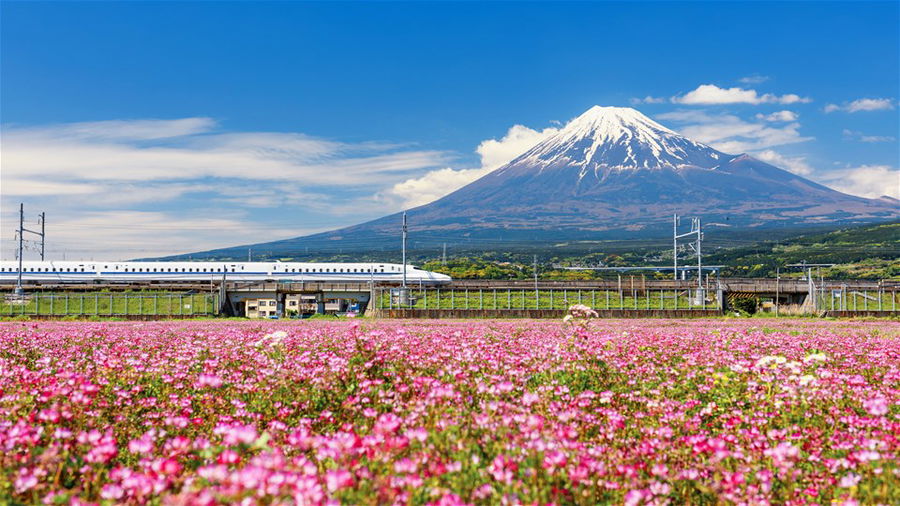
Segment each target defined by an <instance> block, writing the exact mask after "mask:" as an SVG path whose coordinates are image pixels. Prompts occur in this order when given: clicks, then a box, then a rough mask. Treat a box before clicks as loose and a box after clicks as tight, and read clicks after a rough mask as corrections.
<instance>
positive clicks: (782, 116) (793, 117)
mask: <svg viewBox="0 0 900 506" xmlns="http://www.w3.org/2000/svg"><path fill="white" fill-rule="evenodd" d="M755 117H756V119H759V120H765V121H771V122H778V121H797V118H799V115H798V114H797V113H795V112H794V111H777V112H773V113H771V114H757V115H756V116H755Z"/></svg>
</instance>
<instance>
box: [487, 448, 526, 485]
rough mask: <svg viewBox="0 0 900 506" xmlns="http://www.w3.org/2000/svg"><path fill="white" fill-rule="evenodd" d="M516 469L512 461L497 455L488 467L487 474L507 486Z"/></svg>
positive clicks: (517, 467) (516, 465) (516, 466)
mask: <svg viewBox="0 0 900 506" xmlns="http://www.w3.org/2000/svg"><path fill="white" fill-rule="evenodd" d="M518 469H519V466H518V464H516V463H515V462H514V461H513V460H512V459H510V458H509V457H506V456H504V455H497V456H496V457H494V460H493V461H492V462H491V465H490V466H489V467H488V472H489V473H490V474H491V476H493V477H494V479H495V480H497V481H499V482H502V483H506V484H507V485H509V484H510V483H512V480H513V477H514V476H515V473H516V471H517V470H518Z"/></svg>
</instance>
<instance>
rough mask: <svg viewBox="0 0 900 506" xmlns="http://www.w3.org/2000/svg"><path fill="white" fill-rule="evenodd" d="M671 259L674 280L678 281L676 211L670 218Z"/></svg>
mask: <svg viewBox="0 0 900 506" xmlns="http://www.w3.org/2000/svg"><path fill="white" fill-rule="evenodd" d="M672 261H673V269H672V272H674V273H675V281H678V213H675V215H674V216H673V219H672Z"/></svg>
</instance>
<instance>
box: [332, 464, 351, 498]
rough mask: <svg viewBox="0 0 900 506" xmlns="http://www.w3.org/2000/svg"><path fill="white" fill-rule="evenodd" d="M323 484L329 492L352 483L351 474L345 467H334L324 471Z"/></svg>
mask: <svg viewBox="0 0 900 506" xmlns="http://www.w3.org/2000/svg"><path fill="white" fill-rule="evenodd" d="M325 485H326V486H327V487H328V491H329V492H334V491H336V490H340V489H342V488H347V487H350V486H352V485H353V475H352V474H350V472H349V471H347V470H346V469H335V470H332V471H328V472H327V473H325Z"/></svg>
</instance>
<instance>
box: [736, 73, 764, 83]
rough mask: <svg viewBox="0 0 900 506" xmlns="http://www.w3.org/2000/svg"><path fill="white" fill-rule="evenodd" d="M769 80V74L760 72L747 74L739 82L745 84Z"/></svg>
mask: <svg viewBox="0 0 900 506" xmlns="http://www.w3.org/2000/svg"><path fill="white" fill-rule="evenodd" d="M768 80H769V76H761V75H759V74H753V75H751V76H746V77H742V78H740V79H738V82H740V83H743V84H760V83H764V82H766V81H768Z"/></svg>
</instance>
